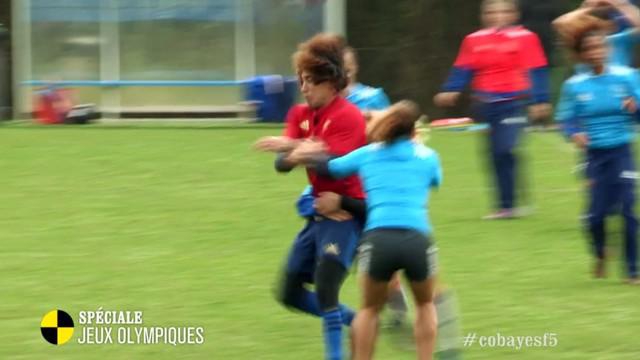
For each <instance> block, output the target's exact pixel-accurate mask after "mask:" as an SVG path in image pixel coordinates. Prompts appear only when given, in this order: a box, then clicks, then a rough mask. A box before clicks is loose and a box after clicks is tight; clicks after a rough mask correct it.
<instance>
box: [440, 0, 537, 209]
mask: <svg viewBox="0 0 640 360" xmlns="http://www.w3.org/2000/svg"><path fill="white" fill-rule="evenodd" d="M481 11H482V22H483V24H484V29H482V30H479V31H476V32H474V33H472V34H470V35H467V36H466V37H465V39H464V40H463V42H462V46H461V48H460V52H459V54H458V57H457V59H456V61H455V64H454V66H453V69H452V71H451V74H450V75H449V78H448V79H447V81H446V83H445V84H444V86H443V90H444V92H442V93H440V94H438V95H436V97H435V98H434V101H435V104H436V105H437V106H442V107H447V106H453V105H455V104H456V102H457V101H458V99H459V97H460V94H461V92H462V91H463V90H464V89H465V87H466V86H467V84H468V83H469V82H472V84H471V87H472V90H473V95H472V97H473V100H474V102H475V108H476V116H477V117H478V120H481V121H483V122H486V123H488V124H489V126H490V131H489V148H490V156H491V160H492V163H493V170H494V175H495V181H496V185H497V186H496V187H497V189H498V194H497V195H498V196H497V203H496V208H497V211H496V212H494V213H492V214H490V215H488V216H486V217H485V219H507V218H513V217H515V216H517V215H518V212H517V211H516V199H515V187H516V173H517V165H518V164H517V157H516V154H515V148H516V146H517V145H518V141H519V137H520V133H521V131H522V129H523V127H524V126H525V125H526V124H527V115H526V113H525V110H524V108H525V106H527V105H530V104H532V105H530V106H529V117H530V118H532V119H538V118H543V117H545V116H547V115H548V114H549V112H550V106H549V104H548V102H549V86H548V73H547V60H546V57H545V55H544V52H543V50H542V47H541V45H540V40H539V39H538V37H537V35H535V34H534V33H532V32H531V31H529V30H527V29H525V28H524V27H522V26H517V25H514V24H515V23H516V21H517V20H518V8H517V6H516V2H515V1H514V0H485V1H483V2H482V10H481Z"/></svg>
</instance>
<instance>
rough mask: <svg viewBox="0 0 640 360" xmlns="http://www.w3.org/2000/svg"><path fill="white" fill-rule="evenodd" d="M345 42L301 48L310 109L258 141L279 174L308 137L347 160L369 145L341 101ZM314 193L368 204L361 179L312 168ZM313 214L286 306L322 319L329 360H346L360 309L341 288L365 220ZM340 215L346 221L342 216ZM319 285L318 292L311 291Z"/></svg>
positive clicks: (297, 253)
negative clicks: (345, 343)
mask: <svg viewBox="0 0 640 360" xmlns="http://www.w3.org/2000/svg"><path fill="white" fill-rule="evenodd" d="M345 46H346V45H345V42H344V41H343V40H342V39H341V38H340V37H337V36H333V35H326V34H320V35H316V36H315V37H313V38H312V39H310V40H309V41H307V42H305V43H303V44H301V45H300V47H299V49H298V52H297V53H296V54H295V55H294V65H295V68H296V72H297V74H298V77H299V79H300V88H301V91H302V95H303V96H304V99H305V102H306V104H304V105H298V106H295V107H293V108H292V109H291V110H290V111H289V115H288V116H287V125H286V128H285V131H284V135H283V136H279V137H266V138H262V139H260V140H259V141H258V142H257V143H256V147H257V148H258V149H259V150H263V151H272V152H277V153H278V154H279V155H278V158H277V160H276V170H277V171H279V172H288V171H291V170H292V169H293V168H294V167H296V166H297V165H298V164H297V163H296V160H294V159H293V158H291V157H290V156H289V155H290V153H291V151H292V150H293V149H294V148H295V147H296V146H297V144H299V143H300V142H301V141H304V140H305V139H312V138H313V139H318V140H321V141H322V142H324V143H325V144H326V146H327V148H328V149H327V151H328V153H329V154H330V156H342V155H345V154H347V153H349V152H351V151H353V150H356V149H357V148H359V147H361V146H363V145H365V144H366V134H365V119H364V117H363V115H362V113H361V112H360V110H358V108H357V107H356V106H355V105H353V104H351V103H350V102H348V101H347V100H345V99H344V98H343V97H341V96H340V93H341V91H342V90H343V89H344V88H345V87H346V85H347V74H346V71H345V69H344V61H343V54H344V49H345ZM307 175H308V178H309V184H310V185H311V186H313V195H314V196H316V197H317V196H318V194H320V193H323V192H333V193H336V194H339V195H342V196H344V197H349V198H352V199H355V200H359V202H360V204H361V206H364V201H363V200H364V192H363V189H362V185H361V183H360V179H359V178H358V177H357V176H349V177H346V178H344V179H341V180H333V179H329V178H326V177H321V176H318V175H317V174H316V173H315V172H314V171H312V170H307ZM339 211H340V212H342V213H343V214H341V216H336V217H333V216H327V217H325V216H319V215H318V216H313V217H310V218H309V219H308V220H307V223H306V225H305V227H304V228H303V229H302V231H301V232H300V233H299V234H298V236H297V238H296V239H295V241H294V243H293V246H292V249H291V252H290V254H289V258H288V261H287V267H286V270H285V277H284V280H283V283H282V292H281V297H280V301H281V302H282V303H283V304H284V305H286V306H288V307H293V308H295V309H298V310H301V311H304V312H306V313H310V314H313V315H316V316H320V317H322V319H323V325H324V326H323V331H324V338H325V352H326V359H329V360H340V359H342V325H350V324H351V321H352V320H353V316H354V314H353V311H352V310H350V309H348V308H347V307H345V306H344V305H341V304H340V303H339V301H338V293H339V291H340V287H341V285H342V283H343V281H344V279H345V277H346V275H347V270H348V269H349V267H350V266H351V262H352V261H353V258H354V255H355V251H356V246H357V243H358V239H359V238H360V235H361V232H362V225H363V224H362V222H361V221H359V220H358V219H357V218H356V214H355V213H351V214H349V213H348V212H346V211H345V210H339ZM338 218H339V219H338ZM306 283H315V293H314V292H311V291H309V290H307V289H306V287H305V284H306Z"/></svg>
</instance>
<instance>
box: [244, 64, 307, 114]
mask: <svg viewBox="0 0 640 360" xmlns="http://www.w3.org/2000/svg"><path fill="white" fill-rule="evenodd" d="M245 91H246V93H245V99H246V100H247V101H249V102H254V103H256V105H257V106H256V110H257V111H256V114H257V116H258V120H259V121H262V122H284V121H285V118H286V116H287V112H288V111H289V109H290V108H291V106H293V103H294V102H295V100H296V96H297V94H298V81H297V80H296V79H295V78H294V79H292V78H285V77H283V76H279V75H268V76H258V77H254V78H252V79H250V80H249V82H248V83H247V85H246V89H245Z"/></svg>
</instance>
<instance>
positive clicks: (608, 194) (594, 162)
mask: <svg viewBox="0 0 640 360" xmlns="http://www.w3.org/2000/svg"><path fill="white" fill-rule="evenodd" d="M587 177H588V178H589V180H590V181H591V188H590V190H589V191H590V203H589V214H588V217H587V221H588V227H589V232H590V234H591V240H592V243H593V249H594V253H595V256H596V257H597V258H599V259H603V258H604V256H605V253H604V248H605V218H606V217H607V214H608V213H609V210H610V209H611V207H612V206H614V205H615V204H621V205H622V216H623V218H624V239H625V258H626V263H627V271H628V273H629V276H637V274H638V270H637V265H636V262H637V241H636V238H637V231H638V219H637V218H636V214H635V211H634V206H635V200H636V199H635V180H636V177H637V173H636V171H635V164H634V159H633V150H632V147H631V145H629V144H625V145H621V146H618V147H614V148H606V149H589V150H588V151H587Z"/></svg>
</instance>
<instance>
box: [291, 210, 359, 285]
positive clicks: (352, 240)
mask: <svg viewBox="0 0 640 360" xmlns="http://www.w3.org/2000/svg"><path fill="white" fill-rule="evenodd" d="M361 234H362V225H361V224H360V223H359V222H358V221H356V220H348V221H333V220H329V219H325V218H322V217H315V218H313V219H310V220H308V221H307V224H306V225H305V227H304V228H303V229H302V231H300V233H298V236H296V239H295V240H294V242H293V245H292V247H291V251H290V252H289V258H288V259H287V273H289V274H298V275H300V276H301V277H302V278H303V279H304V281H305V282H307V283H313V277H314V273H315V270H316V263H317V261H318V260H319V259H320V258H323V257H325V258H327V257H328V258H332V259H335V260H337V261H338V262H340V264H342V265H343V266H344V267H345V268H346V269H349V268H350V267H351V264H352V263H353V259H354V257H355V254H356V248H357V246H358V241H359V239H360V236H361Z"/></svg>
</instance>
